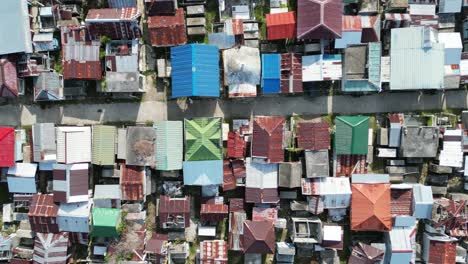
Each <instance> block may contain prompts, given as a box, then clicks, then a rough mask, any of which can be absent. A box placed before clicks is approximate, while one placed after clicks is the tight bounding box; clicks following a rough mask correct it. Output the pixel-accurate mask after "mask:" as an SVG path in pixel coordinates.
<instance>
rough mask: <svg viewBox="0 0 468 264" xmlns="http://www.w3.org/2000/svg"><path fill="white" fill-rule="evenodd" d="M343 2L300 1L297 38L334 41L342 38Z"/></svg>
mask: <svg viewBox="0 0 468 264" xmlns="http://www.w3.org/2000/svg"><path fill="white" fill-rule="evenodd" d="M342 9H343V2H342V1H341V0H298V6H297V10H298V14H297V37H298V38H299V39H334V38H339V37H341V26H342V23H341V21H342V12H343V10H342Z"/></svg>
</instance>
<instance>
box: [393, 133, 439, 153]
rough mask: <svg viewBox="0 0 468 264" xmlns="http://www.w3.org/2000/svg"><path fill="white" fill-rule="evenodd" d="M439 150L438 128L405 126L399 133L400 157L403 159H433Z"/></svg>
mask: <svg viewBox="0 0 468 264" xmlns="http://www.w3.org/2000/svg"><path fill="white" fill-rule="evenodd" d="M438 149H439V128H438V127H412V126H406V127H404V128H403V129H402V133H401V147H400V155H401V156H402V157H405V158H434V157H436V155H437V150H438Z"/></svg>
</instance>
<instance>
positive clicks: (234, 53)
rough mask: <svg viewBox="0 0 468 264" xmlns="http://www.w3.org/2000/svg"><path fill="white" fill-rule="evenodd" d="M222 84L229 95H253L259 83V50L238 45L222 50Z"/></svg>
mask: <svg viewBox="0 0 468 264" xmlns="http://www.w3.org/2000/svg"><path fill="white" fill-rule="evenodd" d="M223 62H224V85H227V86H228V89H229V96H230V97H254V96H256V94H257V85H259V84H260V71H261V62H260V51H259V49H258V48H252V47H247V46H240V47H236V48H232V49H227V50H223Z"/></svg>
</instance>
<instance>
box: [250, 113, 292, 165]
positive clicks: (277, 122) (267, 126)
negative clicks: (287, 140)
mask: <svg viewBox="0 0 468 264" xmlns="http://www.w3.org/2000/svg"><path fill="white" fill-rule="evenodd" d="M284 122H285V119H284V117H274V116H257V117H255V119H254V124H253V137H252V157H253V158H259V159H264V160H266V161H267V162H269V163H278V162H282V161H283V160H284V151H283V133H284Z"/></svg>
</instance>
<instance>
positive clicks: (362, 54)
mask: <svg viewBox="0 0 468 264" xmlns="http://www.w3.org/2000/svg"><path fill="white" fill-rule="evenodd" d="M380 60H381V46H380V43H369V44H368V46H365V45H359V46H351V47H348V48H346V50H345V60H344V61H345V70H344V71H345V74H344V76H343V82H342V86H343V91H344V92H375V91H380V90H381V84H380ZM359 66H360V67H359Z"/></svg>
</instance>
